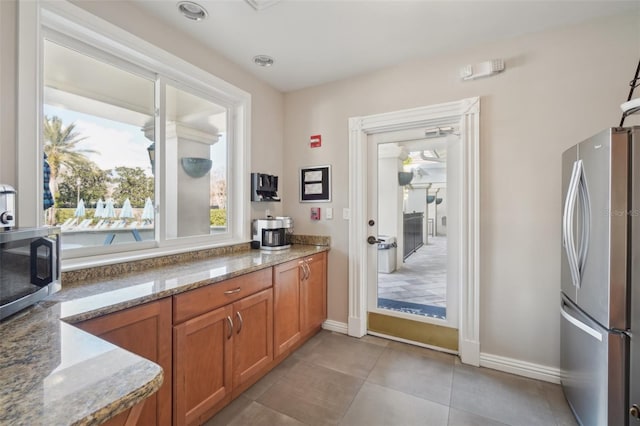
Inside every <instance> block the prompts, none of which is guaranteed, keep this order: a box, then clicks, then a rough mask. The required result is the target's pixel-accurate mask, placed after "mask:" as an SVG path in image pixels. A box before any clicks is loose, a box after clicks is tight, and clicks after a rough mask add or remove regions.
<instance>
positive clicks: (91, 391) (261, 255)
mask: <svg viewBox="0 0 640 426" xmlns="http://www.w3.org/2000/svg"><path fill="white" fill-rule="evenodd" d="M327 250H329V247H328V246H314V245H293V246H292V247H291V248H290V249H287V250H282V251H279V252H266V251H259V250H241V251H239V252H235V253H231V254H225V255H223V256H217V257H211V258H206V259H200V258H198V260H194V261H182V262H181V263H178V264H172V265H165V266H160V267H155V268H152V269H148V270H144V271H136V272H130V273H125V274H121V275H119V276H117V277H113V278H102V279H93V280H89V281H84V282H73V283H71V284H69V285H67V284H65V281H64V279H63V282H62V290H61V291H60V292H58V293H56V294H54V295H52V296H50V297H49V298H47V299H46V300H45V301H43V302H41V303H38V304H36V305H35V306H33V307H31V308H29V309H27V310H25V311H23V312H21V313H18V314H16V315H14V316H12V317H10V318H7V319H6V320H4V321H2V322H0V425H9V424H10V425H94V424H95V425H97V424H101V423H103V422H105V421H107V420H108V419H110V418H111V417H113V416H115V415H116V414H118V413H120V412H121V411H124V410H126V409H128V408H130V407H132V406H133V405H135V404H136V403H138V402H140V401H142V400H144V399H146V398H147V397H148V396H150V395H152V394H153V393H154V392H156V391H157V390H158V389H159V387H160V386H161V384H162V381H163V373H162V369H161V368H160V367H159V366H158V365H156V364H154V363H153V362H151V361H148V360H145V359H144V358H141V357H139V356H137V355H134V354H132V353H130V352H128V351H125V350H123V349H120V348H118V347H117V346H114V345H112V344H110V343H107V342H105V341H104V340H102V339H100V338H98V337H95V336H92V335H91V334H88V333H85V332H83V331H81V330H79V329H78V328H76V327H74V326H73V325H70V324H69V323H71V324H72V323H75V322H79V321H84V320H87V319H90V318H94V317H97V316H101V315H104V314H107V313H111V312H116V311H119V310H122V309H125V308H128V307H131V306H136V305H140V304H142V303H145V302H149V301H152V300H157V299H161V298H164V297H169V296H172V295H174V294H178V293H181V292H184V291H188V290H191V289H194V288H198V287H202V286H205V285H211V284H215V283H217V282H219V281H223V280H226V279H229V278H233V277H235V276H238V275H242V274H246V273H249V272H253V271H256V270H259V269H263V268H268V267H270V266H273V265H277V264H279V263H283V262H286V261H289V260H293V259H296V258H300V257H303V256H308V255H312V254H314V253H320V252H323V251H327Z"/></svg>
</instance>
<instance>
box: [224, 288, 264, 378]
mask: <svg viewBox="0 0 640 426" xmlns="http://www.w3.org/2000/svg"><path fill="white" fill-rule="evenodd" d="M233 318H234V319H235V322H234V332H235V334H234V336H233V386H234V387H239V386H241V385H243V384H245V383H246V382H247V381H248V380H250V379H251V378H252V377H253V376H255V375H256V374H258V373H260V372H261V371H262V370H264V369H267V368H268V367H269V363H270V362H271V361H272V360H273V291H272V289H270V288H269V289H267V290H262V291H261V292H260V293H256V294H254V295H253V296H249V297H245V298H244V299H240V300H239V301H238V302H236V303H234V304H233Z"/></svg>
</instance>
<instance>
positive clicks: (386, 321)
mask: <svg viewBox="0 0 640 426" xmlns="http://www.w3.org/2000/svg"><path fill="white" fill-rule="evenodd" d="M435 129H440V130H435V131H434V128H430V129H427V128H425V127H420V128H415V129H411V130H402V131H392V132H384V133H377V134H373V135H369V136H368V138H367V144H368V149H367V152H368V159H367V169H368V171H369V172H368V179H367V186H368V188H367V194H368V200H367V229H368V249H367V250H368V253H367V255H368V262H367V264H368V279H367V316H368V321H367V324H368V325H367V329H368V332H369V333H371V334H378V335H383V336H389V337H392V338H396V339H399V340H407V341H412V342H416V343H419V344H422V345H427V346H434V347H439V348H442V349H445V350H449V351H453V352H457V350H458V333H457V325H458V295H459V287H460V279H459V273H458V271H459V270H460V266H461V265H460V259H461V256H459V251H460V247H461V245H460V236H461V229H460V225H461V220H460V206H461V202H460V194H461V191H460V183H461V173H460V171H461V170H460V169H461V167H460V164H461V158H460V154H461V149H460V136H459V131H458V128H457V126H448V128H447V129H446V130H445V129H444V128H435ZM425 134H427V135H428V136H429V137H425Z"/></svg>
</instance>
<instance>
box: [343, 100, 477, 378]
mask: <svg viewBox="0 0 640 426" xmlns="http://www.w3.org/2000/svg"><path fill="white" fill-rule="evenodd" d="M450 124H459V126H460V136H461V142H462V147H461V149H462V155H461V158H462V165H461V166H462V169H463V178H462V182H461V210H462V214H461V217H460V220H461V221H462V223H463V230H464V231H463V233H462V236H461V240H462V241H461V244H462V248H461V253H462V256H463V258H462V259H461V262H460V265H461V267H460V271H459V276H460V283H461V285H460V292H459V304H458V306H459V309H458V315H459V320H458V330H459V331H458V339H459V344H458V348H459V354H460V359H461V360H462V362H463V363H465V364H471V365H476V366H477V365H479V364H480V332H479V329H480V324H479V323H480V321H479V316H480V312H479V302H480V299H479V298H480V294H479V287H480V262H479V242H480V229H479V220H480V217H479V214H480V209H479V203H480V199H479V184H480V177H479V172H480V168H479V160H480V159H479V152H478V148H479V143H480V98H479V97H473V98H466V99H462V100H460V101H455V102H447V103H442V104H436V105H430V106H425V107H419V108H413V109H406V110H400V111H394V112H388V113H382V114H375V115H368V116H362V117H352V118H350V119H349V166H350V167H349V212H350V219H351V221H350V224H349V320H348V324H347V333H348V334H349V335H350V336H355V337H362V336H364V335H365V334H366V333H367V273H368V267H369V265H368V263H369V262H368V259H367V253H368V244H367V243H366V239H367V235H368V234H367V232H368V227H367V217H366V215H367V211H368V210H367V209H368V205H367V201H368V195H367V178H368V176H367V174H368V150H369V148H370V147H369V146H368V145H369V144H368V143H367V140H368V136H369V135H372V134H377V133H383V132H390V131H398V130H405V129H413V128H416V127H425V128H428V127H435V126H446V125H450Z"/></svg>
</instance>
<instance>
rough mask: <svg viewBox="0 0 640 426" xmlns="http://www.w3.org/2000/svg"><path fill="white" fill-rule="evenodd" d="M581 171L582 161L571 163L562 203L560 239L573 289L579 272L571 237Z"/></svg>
mask: <svg viewBox="0 0 640 426" xmlns="http://www.w3.org/2000/svg"><path fill="white" fill-rule="evenodd" d="M581 170H582V160H578V161H576V162H574V163H573V170H572V171H571V179H570V180H569V187H568V189H567V197H566V199H565V202H564V214H563V218H562V238H563V243H564V244H563V245H564V248H565V251H566V253H567V260H568V263H569V270H570V271H571V281H572V283H573V286H574V287H580V270H579V267H578V256H577V253H576V246H575V241H574V236H573V214H574V211H575V207H576V198H577V197H576V196H577V192H578V184H579V180H580V175H581Z"/></svg>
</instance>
